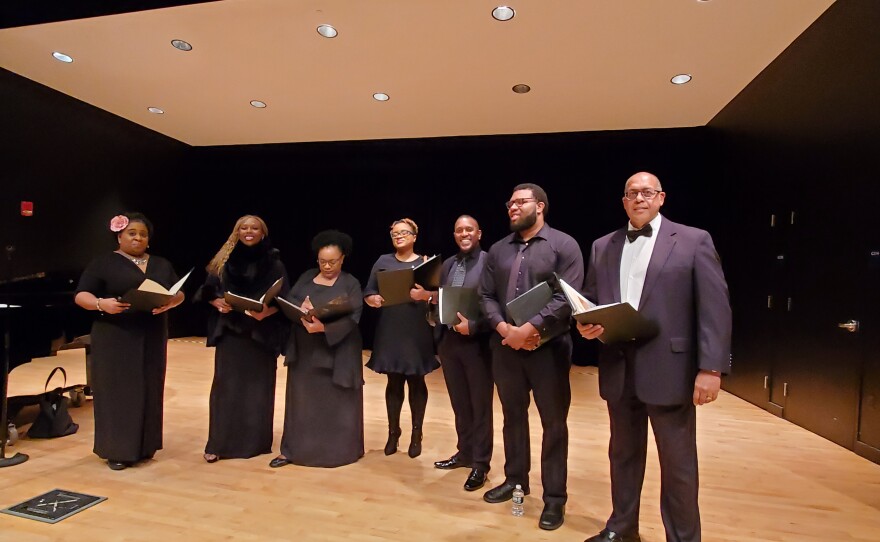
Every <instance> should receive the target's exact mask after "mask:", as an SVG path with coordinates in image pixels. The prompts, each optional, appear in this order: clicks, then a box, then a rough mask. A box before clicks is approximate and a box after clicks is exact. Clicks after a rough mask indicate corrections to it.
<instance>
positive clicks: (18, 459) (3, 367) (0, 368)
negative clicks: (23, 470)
mask: <svg viewBox="0 0 880 542" xmlns="http://www.w3.org/2000/svg"><path fill="white" fill-rule="evenodd" d="M14 252H15V245H12V244H10V245H7V246H6V261H7V268H8V269H9V279H10V280H9V281H8V282H7V283H6V288H5V290H6V292H7V293H8V292H9V288H10V287H11V285H12V254H13V253H14ZM2 300H3V296H0V301H2ZM0 311H2V312H3V352H2V354H0V357H2V358H3V359H2V361H0V381H2V384H0V404H2V406H0V468H3V467H12V466H14V465H20V464H22V463H24V462H25V461H27V460H28V456H27V455H25V454H22V453H18V452H16V453H15V454H13V455H12V457H6V441H7V440H9V420H7V415H8V410H7V404H6V393H7V390H8V385H9V366H10V361H11V357H10V355H11V350H10V348H11V343H10V328H11V327H12V326H11V325H10V321H11V317H10V313H11V312H12V296H11V295H7V296H6V306H5V307H2V308H0Z"/></svg>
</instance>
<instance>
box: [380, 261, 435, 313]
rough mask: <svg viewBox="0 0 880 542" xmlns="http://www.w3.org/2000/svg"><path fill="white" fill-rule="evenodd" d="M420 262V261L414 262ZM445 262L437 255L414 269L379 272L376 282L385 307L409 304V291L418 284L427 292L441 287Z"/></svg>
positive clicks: (410, 299)
mask: <svg viewBox="0 0 880 542" xmlns="http://www.w3.org/2000/svg"><path fill="white" fill-rule="evenodd" d="M415 261H418V260H414V262H415ZM442 265H443V261H442V260H441V259H440V255H439V254H435V255H433V256H431V257H430V258H428V259H427V260H425V261H423V262H422V263H420V264H419V265H417V266H415V267H413V268H412V269H395V270H393V271H385V270H382V271H378V272H377V273H376V281H377V282H378V283H379V295H381V296H382V299H384V300H385V302H384V303H382V306H383V307H387V306H389V305H400V304H401V303H409V302H411V301H412V298H410V297H409V291H410V290H411V289H412V287H413V286H414V285H416V284H419V285H421V286H422V288H424V289H426V290H436V289H437V288H439V287H440V268H441V266H442Z"/></svg>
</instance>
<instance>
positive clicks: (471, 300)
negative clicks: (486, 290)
mask: <svg viewBox="0 0 880 542" xmlns="http://www.w3.org/2000/svg"><path fill="white" fill-rule="evenodd" d="M438 297H439V298H440V299H439V302H438V307H437V308H438V310H439V311H440V323H441V324H446V325H447V326H454V325H455V324H458V323H459V320H458V315H457V314H456V313H457V312H460V313H462V314H463V315H464V316H465V317H466V318H467V319H468V320H476V319H477V318H479V317H480V312H481V311H480V297H479V296H478V295H477V289H476V288H462V287H461V286H441V287H440V293H439V295H438Z"/></svg>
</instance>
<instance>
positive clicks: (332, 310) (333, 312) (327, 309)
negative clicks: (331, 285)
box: [275, 296, 355, 323]
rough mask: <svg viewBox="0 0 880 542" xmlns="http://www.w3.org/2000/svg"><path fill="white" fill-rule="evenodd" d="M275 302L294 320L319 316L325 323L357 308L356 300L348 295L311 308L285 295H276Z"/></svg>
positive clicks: (285, 314) (309, 319)
mask: <svg viewBox="0 0 880 542" xmlns="http://www.w3.org/2000/svg"><path fill="white" fill-rule="evenodd" d="M275 302H276V303H278V307H279V308H280V309H281V312H283V313H284V316H286V317H287V318H288V319H289V320H290V321H292V322H296V321H298V320H300V319H305V320H308V321H311V320H312V318H317V319H318V320H320V321H321V322H324V323H326V322H331V321H333V320H337V319H339V318H342V317H343V316H347V315H349V314H351V313H352V312H354V309H355V304H354V302H352V300H351V298H350V297H348V296H339V297H335V298H333V299H331V300H330V301H328V302H327V303H324V304H323V305H318V306H317V307H314V308H311V309H304V308H303V307H300V306H299V305H296V304H294V303H291V302H290V301H288V300H286V299H284V298H283V297H276V298H275Z"/></svg>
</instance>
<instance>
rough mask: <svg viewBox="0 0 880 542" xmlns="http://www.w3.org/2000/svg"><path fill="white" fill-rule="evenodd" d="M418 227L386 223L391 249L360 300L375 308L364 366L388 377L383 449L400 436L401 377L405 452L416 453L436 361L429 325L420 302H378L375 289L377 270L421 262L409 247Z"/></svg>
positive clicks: (404, 222)
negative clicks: (408, 423)
mask: <svg viewBox="0 0 880 542" xmlns="http://www.w3.org/2000/svg"><path fill="white" fill-rule="evenodd" d="M418 233H419V227H418V226H417V225H416V223H415V222H413V221H412V220H411V219H409V218H401V219H400V220H395V221H394V222H393V223H392V224H391V243H392V245H394V252H393V253H391V254H383V255H382V256H380V257H379V259H378V260H376V263H375V264H373V270H372V271H371V272H370V280H369V281H368V282H367V287H366V288H365V289H364V295H365V297H364V301H365V302H366V303H367V305H369V306H371V307H374V308H381V310H380V311H379V323H378V324H377V325H376V337H375V339H374V340H373V355H372V356H371V357H370V361H369V363H367V367H369V368H370V369H372V370H373V371H376V372H377V373H384V374H385V375H387V377H388V384H387V386H386V388H385V407H386V409H387V410H388V442H387V443H386V444H385V455H391V454H393V453H395V452H396V451H397V444H398V440H399V439H400V433H401V431H400V411H401V410H402V409H403V388H404V383H406V384H407V385H408V387H409V408H410V411H411V413H412V425H413V427H412V438H411V439H410V443H409V451H408V454H409V456H410V457H418V456H419V455H420V454H421V453H422V423H423V422H424V420H425V407H426V406H427V404H428V387H427V386H426V385H425V375H426V374H428V373H430V372H431V371H433V370H434V369H436V368H437V367H439V366H440V364H439V363H438V362H437V359H436V358H435V357H434V343H433V337H432V333H431V326H429V325H428V322H427V320H426V319H425V312H426V307H425V303H424V302H410V303H402V304H399V305H392V306H388V307H383V306H382V303H383V302H384V299H382V296H381V295H379V287H378V281H377V278H376V273H377V272H379V271H392V270H396V269H408V268H412V267H415V266H416V265H418V264H419V263H421V262H422V260H423V258H422V256H419V255H418V254H416V253H415V251H414V250H413V246H414V245H415V242H416V237H417V236H418Z"/></svg>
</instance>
